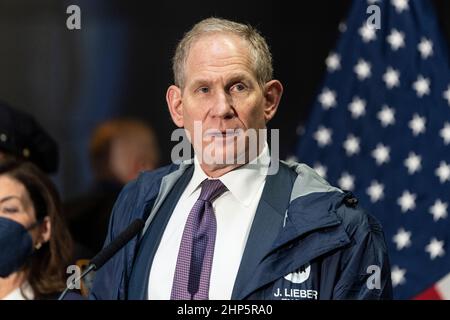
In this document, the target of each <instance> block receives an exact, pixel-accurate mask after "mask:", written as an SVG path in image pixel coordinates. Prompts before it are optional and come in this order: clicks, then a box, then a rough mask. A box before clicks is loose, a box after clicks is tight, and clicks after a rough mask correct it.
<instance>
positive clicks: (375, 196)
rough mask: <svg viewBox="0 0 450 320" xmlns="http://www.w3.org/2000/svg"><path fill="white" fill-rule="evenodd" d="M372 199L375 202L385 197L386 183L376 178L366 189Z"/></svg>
mask: <svg viewBox="0 0 450 320" xmlns="http://www.w3.org/2000/svg"><path fill="white" fill-rule="evenodd" d="M366 192H367V194H368V195H369V197H370V201H371V202H373V203H375V202H377V201H378V200H380V199H382V198H383V197H384V185H383V184H381V183H378V181H376V180H374V181H372V183H371V184H370V186H369V187H368V188H367V190H366Z"/></svg>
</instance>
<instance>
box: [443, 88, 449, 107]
mask: <svg viewBox="0 0 450 320" xmlns="http://www.w3.org/2000/svg"><path fill="white" fill-rule="evenodd" d="M442 96H443V97H444V99H445V100H447V103H448V105H449V106H450V85H448V88H447V90H446V91H444V93H443V94H442Z"/></svg>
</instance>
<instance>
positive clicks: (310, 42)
mask: <svg viewBox="0 0 450 320" xmlns="http://www.w3.org/2000/svg"><path fill="white" fill-rule="evenodd" d="M419 1H420V0H419ZM355 2H360V3H364V6H366V7H367V6H368V5H370V4H376V3H378V2H380V3H389V1H376V0H373V1H363V0H355ZM394 2H395V1H394ZM420 2H423V3H426V5H427V6H428V5H429V7H430V8H432V10H433V13H432V14H433V15H434V16H433V18H434V21H435V22H436V24H437V26H438V29H439V32H440V36H441V37H442V43H441V44H440V45H439V46H442V47H445V48H446V47H448V44H449V43H450V2H449V1H445V0H429V1H428V0H423V1H420ZM399 3H400V2H399ZM406 3H408V1H406ZM72 4H75V5H78V6H79V7H80V8H81V30H68V29H67V27H66V19H67V18H68V16H69V14H67V13H66V9H67V7H68V6H69V5H72ZM352 4H353V1H350V0H339V1H336V0H315V1H308V2H306V1H303V2H301V3H299V4H295V5H294V4H293V3H292V1H259V0H258V1H256V0H250V1H234V0H230V1H223V2H219V1H185V2H180V3H176V4H175V3H174V2H172V1H167V2H166V1H163V2H158V3H155V2H151V1H146V2H144V1H117V0H95V1H92V0H84V1H76V0H72V1H62V0H39V1H33V0H29V1H25V0H0V99H2V100H5V101H8V102H9V103H10V104H11V105H13V106H15V107H17V108H19V109H21V110H24V111H27V112H29V113H30V114H32V115H34V116H35V117H36V119H37V120H38V121H39V122H40V123H41V124H42V125H43V127H45V128H46V129H47V131H48V132H49V133H50V134H51V136H53V137H54V138H55V139H56V140H57V142H58V144H59V147H60V156H61V159H60V160H61V162H60V167H59V171H58V174H56V175H55V176H54V179H55V181H56V183H57V185H58V187H59V189H60V191H61V193H62V195H63V198H64V199H70V198H73V197H75V196H77V195H79V194H82V193H85V192H86V191H87V190H88V188H89V186H90V185H91V184H92V182H93V180H94V174H93V172H92V169H91V166H90V163H89V154H88V150H89V139H90V136H91V135H92V133H93V130H94V128H95V127H96V126H97V125H98V124H100V123H102V122H103V121H105V120H108V119H111V118H114V117H119V116H126V117H133V118H138V119H140V120H142V121H144V122H145V123H147V124H148V125H150V126H151V127H153V129H154V131H155V134H156V138H157V141H158V144H159V146H160V149H161V153H160V155H161V161H160V164H162V165H164V164H168V163H169V162H170V150H171V148H172V146H173V145H174V144H175V142H170V135H171V133H172V130H173V129H174V128H175V127H174V125H173V124H172V123H171V120H170V117H169V113H168V111H167V107H166V103H165V92H166V89H167V87H168V86H169V85H170V84H171V83H172V71H171V57H172V54H173V52H174V48H175V45H176V43H177V41H178V40H179V39H181V37H182V35H183V33H184V32H185V31H186V30H188V29H189V28H190V27H191V26H192V25H193V24H194V23H196V22H198V21H200V20H201V19H203V18H206V17H209V16H218V17H223V18H229V19H232V20H237V21H240V22H248V23H250V24H252V25H254V26H256V27H257V28H258V29H259V30H260V31H261V33H262V34H263V35H264V36H265V37H266V39H267V41H268V43H269V45H270V46H271V50H272V53H273V57H274V69H275V77H276V78H277V79H279V80H281V82H282V83H283V84H284V88H285V91H284V95H283V99H282V102H281V105H280V108H279V111H278V114H277V116H276V117H275V118H274V120H273V121H272V122H271V123H270V125H269V127H270V128H279V129H281V130H280V139H281V143H280V153H281V158H282V159H285V158H288V157H289V156H291V155H296V156H297V158H300V160H301V161H302V160H303V159H302V157H301V155H300V156H299V154H298V153H299V152H300V151H299V150H303V149H302V148H303V147H302V146H300V147H299V146H298V144H299V143H301V139H302V138H301V135H303V134H304V133H305V127H306V126H307V123H308V121H309V120H310V117H309V116H310V114H311V112H312V111H311V110H312V109H313V107H314V106H315V104H316V99H317V96H318V94H319V93H320V92H322V89H323V88H322V85H323V83H324V81H326V79H327V66H326V64H325V60H326V58H327V57H328V56H329V54H330V52H331V51H333V50H335V47H336V45H337V43H338V41H339V39H340V37H341V36H342V35H343V32H342V31H344V29H345V28H344V25H343V24H341V23H342V22H344V21H345V20H346V18H347V15H348V14H349V12H350V10H351V7H352ZM409 7H410V8H412V7H413V5H412V4H411V3H410V4H409ZM383 12H384V11H383V10H382V11H381V13H382V14H383ZM364 13H365V12H362V13H360V14H364ZM411 14H412V15H413V19H412V21H420V17H418V16H417V15H420V10H419V11H414V12H413V11H412V9H411ZM393 18H394V17H393V16H392V15H391V16H383V21H385V20H384V19H393ZM339 26H340V27H341V31H340V30H339ZM419 27H420V26H419ZM408 28H411V30H415V31H417V29H416V27H414V26H408ZM350 31H351V30H347V32H350ZM357 32H358V31H357V30H354V34H355V36H354V42H355V43H356V42H357V40H358V39H356V37H357ZM348 41H350V42H349V43H352V42H351V41H352V40H351V39H350V40H348ZM358 41H360V40H358ZM352 50H353V49H352ZM357 50H360V49H359V47H357V46H355V48H354V51H357ZM445 50H446V49H445ZM445 50H444V51H442V52H446V51H445ZM352 52H353V51H352ZM441 58H442V60H441V62H442V61H444V62H442V63H444V66H445V67H448V64H449V61H450V59H449V57H448V55H443V56H442V57H441ZM438 68H440V67H438ZM446 70H447V69H445V68H443V69H441V72H447V71H448V70H447V71H446ZM383 71H384V70H383ZM443 86H444V84H443ZM449 100H450V98H449ZM449 104H450V102H449ZM311 130H312V129H311ZM304 139H309V140H310V141H313V140H314V135H312V134H311V135H309V136H308V131H306V135H305V136H304ZM436 139H437V138H436ZM318 157H319V155H318ZM306 160H307V161H306ZM316 160H317V159H311V158H308V159H305V160H304V161H305V162H307V163H308V164H310V165H311V166H312V165H313V164H314V163H316ZM332 180H334V181H331V182H332V183H336V181H337V178H334V179H332ZM447 190H449V189H447ZM362 192H363V193H364V192H365V191H364V190H363V191H362ZM363 201H364V199H363ZM364 204H366V205H367V206H370V205H371V203H370V201H368V200H366V201H365V202H364ZM369 209H370V208H369ZM381 219H382V218H381ZM382 220H383V219H382ZM390 232H392V234H394V233H395V230H392V231H390ZM388 240H389V239H388ZM389 241H390V240H389ZM421 289H425V288H421ZM415 290H416V291H418V290H419V289H415ZM414 293H415V294H417V293H418V292H414ZM401 297H407V295H406V294H403V293H402V295H401Z"/></svg>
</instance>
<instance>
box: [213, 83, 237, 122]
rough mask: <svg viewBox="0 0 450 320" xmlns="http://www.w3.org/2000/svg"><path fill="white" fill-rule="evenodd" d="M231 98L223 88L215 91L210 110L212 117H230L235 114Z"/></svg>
mask: <svg viewBox="0 0 450 320" xmlns="http://www.w3.org/2000/svg"><path fill="white" fill-rule="evenodd" d="M233 104H234V103H233V99H232V97H231V95H230V94H229V93H227V92H226V91H225V90H222V91H220V92H217V93H216V95H215V99H214V102H213V105H212V107H211V110H210V115H211V116H212V117H218V118H223V119H231V118H233V117H234V116H235V111H234V105H233Z"/></svg>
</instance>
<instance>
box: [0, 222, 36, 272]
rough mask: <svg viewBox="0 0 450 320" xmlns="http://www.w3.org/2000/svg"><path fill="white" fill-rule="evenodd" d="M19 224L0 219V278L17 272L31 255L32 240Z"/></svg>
mask: <svg viewBox="0 0 450 320" xmlns="http://www.w3.org/2000/svg"><path fill="white" fill-rule="evenodd" d="M35 226H36V224H34V225H33V226H32V227H30V228H28V229H26V228H25V227H24V226H22V225H21V224H20V223H18V222H15V221H13V220H11V219H7V218H3V217H0V278H6V277H7V276H9V275H10V274H12V273H13V272H14V271H17V270H19V269H20V267H22V266H23V265H24V264H25V262H26V261H27V259H28V257H30V256H31V254H32V253H33V240H32V239H31V235H30V233H29V232H28V230H29V229H31V228H34V227H35Z"/></svg>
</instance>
